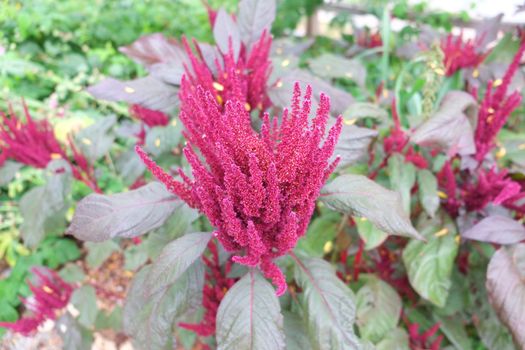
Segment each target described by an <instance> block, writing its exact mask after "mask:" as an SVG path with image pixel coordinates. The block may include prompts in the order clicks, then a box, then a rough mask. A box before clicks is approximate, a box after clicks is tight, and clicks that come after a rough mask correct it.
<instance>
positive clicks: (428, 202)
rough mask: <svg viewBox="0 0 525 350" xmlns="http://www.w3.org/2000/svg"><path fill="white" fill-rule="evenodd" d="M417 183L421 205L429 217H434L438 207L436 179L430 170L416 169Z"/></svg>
mask: <svg viewBox="0 0 525 350" xmlns="http://www.w3.org/2000/svg"><path fill="white" fill-rule="evenodd" d="M417 183H418V192H419V200H420V201H421V205H422V206H423V209H424V210H425V212H426V213H427V214H428V215H430V217H434V215H436V212H437V210H438V209H439V196H438V183H437V179H436V177H435V176H434V174H432V172H431V171H430V170H427V169H420V170H418V171H417Z"/></svg>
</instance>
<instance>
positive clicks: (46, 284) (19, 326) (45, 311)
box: [0, 267, 73, 335]
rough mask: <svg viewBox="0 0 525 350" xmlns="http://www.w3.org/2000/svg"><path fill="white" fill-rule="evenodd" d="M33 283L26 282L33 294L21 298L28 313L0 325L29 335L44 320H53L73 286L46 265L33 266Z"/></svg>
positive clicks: (66, 300) (64, 304)
mask: <svg viewBox="0 0 525 350" xmlns="http://www.w3.org/2000/svg"><path fill="white" fill-rule="evenodd" d="M31 272H32V273H33V275H34V277H35V281H34V283H31V282H28V285H29V289H30V290H31V292H33V295H32V296H30V297H29V298H26V299H22V302H23V303H24V305H25V308H26V310H27V311H28V313H29V314H28V315H26V316H24V317H22V318H20V319H19V320H18V321H16V322H0V327H5V328H9V329H11V330H12V331H14V332H18V333H21V334H23V335H29V334H31V333H32V332H34V331H35V330H36V329H37V328H38V327H39V326H40V325H41V324H43V323H44V322H45V321H46V320H48V319H49V320H54V319H55V318H56V316H57V312H58V311H60V310H61V309H63V308H65V307H66V305H67V304H68V302H69V299H70V297H71V294H72V293H73V286H72V285H70V284H68V283H66V282H64V280H62V278H60V276H59V275H58V274H57V273H56V272H55V271H53V270H50V269H48V268H46V267H33V268H32V269H31Z"/></svg>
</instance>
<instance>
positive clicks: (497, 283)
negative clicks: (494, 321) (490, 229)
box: [487, 243, 525, 349]
mask: <svg viewBox="0 0 525 350" xmlns="http://www.w3.org/2000/svg"><path fill="white" fill-rule="evenodd" d="M487 292H488V294H489V301H490V303H491V304H492V307H493V308H494V310H495V311H496V313H497V315H498V317H499V318H500V320H501V321H502V322H503V323H504V324H505V325H506V326H507V327H508V328H509V330H510V332H511V334H512V337H513V338H514V342H515V343H516V347H517V348H519V349H523V348H525V244H523V243H520V244H517V245H515V246H512V247H502V248H500V249H499V250H498V251H497V252H496V253H495V254H494V255H493V256H492V259H490V263H489V266H488V268H487Z"/></svg>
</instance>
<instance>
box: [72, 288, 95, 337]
mask: <svg viewBox="0 0 525 350" xmlns="http://www.w3.org/2000/svg"><path fill="white" fill-rule="evenodd" d="M71 303H72V304H73V305H74V306H75V308H76V309H77V310H78V311H79V316H78V323H80V324H81V325H82V326H84V327H87V328H91V327H93V325H94V324H95V320H96V319H97V313H98V308H97V294H96V293H95V288H93V287H92V286H89V285H85V286H82V287H80V288H78V289H75V291H74V292H73V294H72V295H71Z"/></svg>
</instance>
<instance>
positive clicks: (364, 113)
mask: <svg viewBox="0 0 525 350" xmlns="http://www.w3.org/2000/svg"><path fill="white" fill-rule="evenodd" d="M366 117H371V118H375V119H379V121H385V120H388V118H389V117H388V113H387V112H386V111H385V110H384V109H383V108H381V107H379V106H378V105H376V104H373V103H369V102H355V103H352V104H351V105H350V106H349V107H348V108H347V109H346V110H345V111H344V113H343V118H344V119H345V122H350V121H356V120H358V119H362V118H366Z"/></svg>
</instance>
